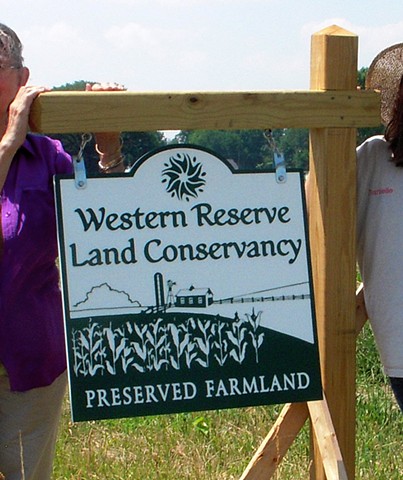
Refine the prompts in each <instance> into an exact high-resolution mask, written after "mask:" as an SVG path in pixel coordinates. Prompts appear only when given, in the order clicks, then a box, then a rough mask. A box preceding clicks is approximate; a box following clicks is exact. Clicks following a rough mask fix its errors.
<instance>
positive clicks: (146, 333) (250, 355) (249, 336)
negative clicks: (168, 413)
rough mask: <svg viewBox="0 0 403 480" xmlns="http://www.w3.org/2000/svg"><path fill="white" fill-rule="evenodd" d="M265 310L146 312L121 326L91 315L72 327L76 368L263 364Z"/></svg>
mask: <svg viewBox="0 0 403 480" xmlns="http://www.w3.org/2000/svg"><path fill="white" fill-rule="evenodd" d="M261 314H262V312H261V311H259V312H257V313H255V311H254V310H252V312H251V313H250V314H245V315H244V317H243V318H240V317H239V316H238V314H235V317H234V319H226V318H222V317H220V316H216V317H212V316H207V315H193V316H188V315H186V314H171V315H167V316H164V317H163V316H158V315H155V316H151V317H149V318H144V316H143V317H142V321H140V322H138V321H137V319H136V321H129V320H126V321H125V322H124V323H122V324H120V325H119V326H114V325H113V324H112V321H109V322H108V324H105V323H103V322H102V321H98V320H93V319H90V322H89V323H88V324H87V326H85V327H83V328H80V329H79V328H73V329H72V331H71V356H72V359H71V360H72V362H71V364H72V370H73V372H74V375H75V376H76V377H93V376H96V375H121V374H128V373H130V372H131V373H133V372H137V373H148V372H158V371H169V370H171V371H172V370H173V371H175V370H176V371H177V370H183V369H189V370H190V369H192V368H193V367H195V366H197V367H198V368H210V367H212V366H215V367H217V366H219V367H223V366H224V365H228V364H232V365H241V364H242V363H244V362H245V361H246V360H248V361H253V362H255V363H259V350H260V348H261V346H262V344H263V341H264V336H265V333H264V329H262V328H260V321H261Z"/></svg>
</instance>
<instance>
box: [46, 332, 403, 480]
mask: <svg viewBox="0 0 403 480" xmlns="http://www.w3.org/2000/svg"><path fill="white" fill-rule="evenodd" d="M281 408H282V406H281V405H278V406H277V405H276V406H270V407H254V408H243V409H231V410H222V411H209V412H194V413H186V414H176V415H163V416H158V417H143V418H132V419H122V420H113V421H105V420H104V421H98V422H85V423H75V424H72V423H71V421H70V413H69V407H68V402H67V400H66V405H65V411H64V414H63V419H62V426H61V431H60V437H59V440H58V444H57V454H56V461H55V470H54V479H55V480H62V479H63V480H71V479H73V480H84V479H108V480H154V479H155V480H156V479H159V480H185V479H189V480H190V479H192V480H213V479H214V480H230V479H239V477H240V475H241V474H242V472H243V471H244V469H245V467H246V466H247V464H248V462H249V460H250V459H251V457H252V455H253V453H254V452H255V450H256V448H257V447H258V446H259V444H260V442H261V441H262V439H263V438H264V437H265V436H266V434H267V433H268V431H269V430H270V428H271V426H272V424H273V422H274V421H275V419H276V418H277V416H278V413H279V412H280V410H281ZM356 443H357V448H356V478H357V479H365V480H401V479H403V415H402V414H401V413H400V411H399V410H398V408H397V406H396V405H395V403H394V400H393V397H392V394H391V391H390V388H389V386H388V383H387V381H386V379H385V377H384V375H383V373H382V370H381V367H380V363H379V358H378V355H377V353H376V349H375V345H374V340H373V336H372V333H371V330H370V328H369V327H368V326H366V327H365V328H364V330H363V332H362V333H361V335H360V337H359V339H358V344H357V440H356ZM308 468H309V430H308V426H307V425H306V426H305V427H304V428H303V430H302V431H301V433H300V434H299V436H298V437H297V439H296V441H295V442H294V443H293V445H292V447H291V449H290V450H289V452H288V453H287V456H286V457H285V458H284V460H283V462H282V463H281V465H280V467H279V469H278V473H277V474H276V477H275V478H277V479H287V480H297V479H308V478H309V475H308Z"/></svg>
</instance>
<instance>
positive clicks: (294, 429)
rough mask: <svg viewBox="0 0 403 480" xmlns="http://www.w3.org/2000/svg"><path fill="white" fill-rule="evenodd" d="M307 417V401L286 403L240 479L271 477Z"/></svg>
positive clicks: (252, 479) (255, 479) (265, 479)
mask: <svg viewBox="0 0 403 480" xmlns="http://www.w3.org/2000/svg"><path fill="white" fill-rule="evenodd" d="M307 418H308V408H307V404H306V403H289V404H287V405H285V406H284V408H283V410H282V411H281V413H280V415H279V417H278V419H277V421H276V423H275V424H274V425H273V428H272V429H271V430H270V432H269V434H268V435H267V437H266V438H265V439H264V441H263V442H262V444H261V445H260V447H259V448H258V450H257V451H256V453H255V455H254V456H253V458H252V460H251V461H250V462H249V465H248V467H247V468H246V470H245V471H244V473H243V475H242V477H241V479H240V480H267V479H269V478H271V476H272V475H273V474H274V472H275V471H276V469H277V467H278V465H279V463H280V462H281V460H282V458H283V457H284V455H285V454H286V452H287V450H288V449H289V448H290V446H291V444H292V442H293V441H294V439H295V437H296V436H297V435H298V433H299V431H300V430H301V428H302V427H303V425H304V423H305V421H306V419H307Z"/></svg>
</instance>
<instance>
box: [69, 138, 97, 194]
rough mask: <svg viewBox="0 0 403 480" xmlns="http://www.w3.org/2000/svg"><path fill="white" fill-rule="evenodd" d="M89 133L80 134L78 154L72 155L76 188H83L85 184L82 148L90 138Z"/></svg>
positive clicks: (85, 176)
mask: <svg viewBox="0 0 403 480" xmlns="http://www.w3.org/2000/svg"><path fill="white" fill-rule="evenodd" d="M91 138H92V135H91V133H83V134H82V136H81V145H80V149H79V151H78V154H77V155H75V156H73V166H74V182H75V185H76V187H77V188H79V189H83V188H85V187H86V186H87V172H86V170H85V162H84V148H85V146H86V145H87V143H88V142H89V141H90V140H91Z"/></svg>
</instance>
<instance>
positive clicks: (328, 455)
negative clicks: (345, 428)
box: [308, 398, 348, 480]
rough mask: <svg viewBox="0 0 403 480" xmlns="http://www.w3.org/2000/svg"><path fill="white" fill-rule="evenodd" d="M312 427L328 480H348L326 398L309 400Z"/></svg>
mask: <svg viewBox="0 0 403 480" xmlns="http://www.w3.org/2000/svg"><path fill="white" fill-rule="evenodd" d="M308 409H309V416H310V417H311V424H312V429H313V431H314V433H315V438H316V442H317V445H318V449H319V452H320V456H321V459H322V464H323V468H324V470H325V473H326V479H327V480H348V477H347V471H346V467H345V465H344V462H343V458H342V454H341V451H340V446H339V443H338V441H337V437H336V432H335V430H334V426H333V422H332V419H331V416H330V412H329V407H328V405H327V402H326V399H325V398H324V399H323V400H318V401H315V402H308Z"/></svg>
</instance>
